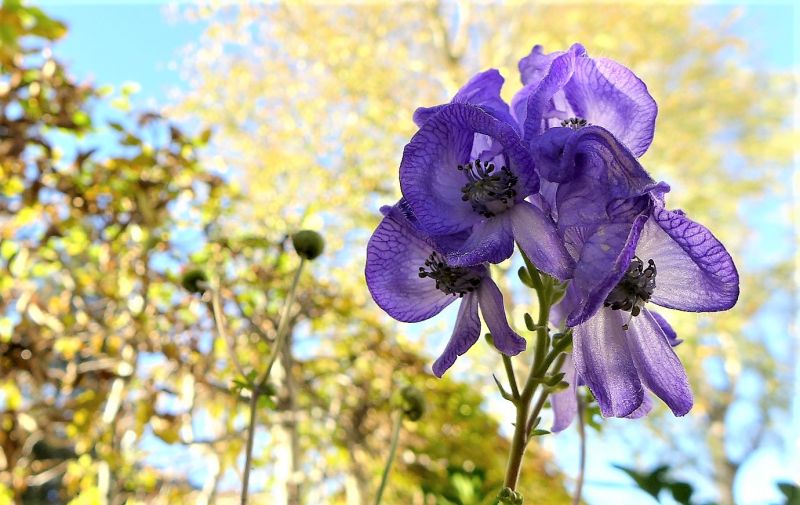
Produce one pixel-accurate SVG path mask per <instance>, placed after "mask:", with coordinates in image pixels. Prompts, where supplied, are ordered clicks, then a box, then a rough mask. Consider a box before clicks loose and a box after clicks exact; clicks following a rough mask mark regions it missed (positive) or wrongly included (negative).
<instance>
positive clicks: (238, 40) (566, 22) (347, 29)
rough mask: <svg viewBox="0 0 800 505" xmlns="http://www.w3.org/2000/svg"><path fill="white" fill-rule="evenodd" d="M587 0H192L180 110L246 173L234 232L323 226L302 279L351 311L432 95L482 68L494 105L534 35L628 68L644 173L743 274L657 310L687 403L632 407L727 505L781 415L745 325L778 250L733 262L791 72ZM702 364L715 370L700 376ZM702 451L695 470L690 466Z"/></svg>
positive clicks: (783, 119)
mask: <svg viewBox="0 0 800 505" xmlns="http://www.w3.org/2000/svg"><path fill="white" fill-rule="evenodd" d="M601 5H602V7H599V6H597V5H594V4H593V3H592V2H587V3H586V4H581V5H575V4H570V5H547V6H542V5H539V4H533V3H527V2H524V3H514V4H511V5H508V4H498V3H491V4H479V3H467V2H461V3H455V2H439V1H426V2H417V3H400V4H375V3H367V4H352V5H341V4H338V5H324V4H320V3H319V2H310V3H303V2H300V3H294V2H293V3H289V2H286V3H273V4H267V5H263V4H258V5H246V6H237V7H231V6H222V5H219V4H216V3H212V4H211V5H206V6H203V7H198V8H191V9H188V11H187V14H188V16H189V17H190V18H191V19H201V20H202V21H203V22H205V23H207V26H208V27H207V29H206V32H205V35H204V37H203V38H202V40H201V41H199V42H198V43H197V44H196V45H193V46H191V47H189V48H187V51H186V56H187V63H186V67H185V68H186V72H185V76H186V78H187V80H189V81H190V82H191V84H192V91H191V92H190V93H188V94H187V95H186V96H185V98H184V100H183V103H182V104H181V105H180V107H179V111H180V113H182V114H184V115H186V116H187V117H191V118H194V119H198V120H199V121H200V122H201V123H205V124H213V125H215V127H216V128H217V132H218V135H217V136H216V137H215V141H214V143H213V149H212V150H210V151H208V156H209V157H217V158H218V159H223V160H226V162H227V163H228V164H229V165H230V166H231V170H232V171H233V172H234V173H235V174H237V177H240V178H241V180H246V181H247V190H246V191H245V192H244V199H243V201H242V205H243V206H244V208H243V210H242V211H241V212H240V213H239V214H240V215H246V216H248V221H247V222H248V226H250V227H252V229H253V230H257V233H259V234H263V235H264V236H266V237H270V238H271V239H272V240H275V239H276V238H278V237H280V236H282V235H283V234H285V233H286V232H287V230H291V229H293V228H296V227H298V226H301V225H302V226H308V225H319V226H324V228H325V230H326V233H327V235H328V236H330V237H331V238H332V240H334V241H335V242H336V243H335V245H334V246H333V247H332V249H333V250H335V251H338V254H335V255H333V256H332V257H330V258H329V263H328V267H327V268H321V269H319V275H320V276H321V278H322V279H324V280H325V281H326V282H330V283H331V284H333V285H336V286H338V287H339V289H342V290H346V291H347V292H348V293H351V295H352V296H353V299H352V302H353V303H354V304H356V305H359V306H368V305H369V302H365V300H364V299H365V297H366V296H367V295H366V294H365V290H364V289H363V287H361V286H362V284H363V279H362V275H361V273H360V271H361V268H362V265H363V249H364V243H365V241H366V237H367V234H368V232H369V230H370V229H371V227H373V226H374V225H375V223H376V220H377V216H378V214H377V212H376V210H377V206H378V205H379V204H383V203H389V202H391V201H392V200H393V199H394V198H396V197H397V196H398V190H397V187H398V185H397V182H396V169H395V167H396V165H397V164H398V163H399V159H400V155H401V150H402V146H403V144H404V143H405V142H406V141H407V140H408V138H409V137H410V136H411V134H413V132H414V130H415V127H414V125H413V123H412V122H411V113H412V111H413V110H414V108H415V107H417V106H420V105H433V104H437V103H442V102H443V101H446V100H448V99H449V97H450V96H452V94H453V93H454V92H455V90H456V89H457V88H458V86H459V85H460V84H462V83H463V82H464V81H465V80H466V78H468V77H469V76H470V75H472V74H473V73H475V72H477V71H479V70H482V69H484V68H486V67H489V66H494V67H498V68H500V69H501V71H502V72H503V73H504V75H506V76H509V77H510V81H511V84H510V86H508V88H509V89H506V90H505V93H506V97H507V98H510V96H511V94H512V93H513V91H514V88H515V85H514V81H516V63H517V60H518V59H519V58H520V57H522V56H524V55H525V54H526V52H527V51H528V50H529V49H530V47H531V46H532V45H533V44H535V43H541V44H544V46H545V49H546V50H548V51H552V50H559V49H564V48H566V47H568V46H569V45H570V44H571V43H573V42H575V41H581V42H582V43H583V44H585V45H586V47H587V48H588V50H589V52H590V53H591V54H593V55H595V56H608V57H611V58H614V59H616V60H617V61H620V62H623V63H624V64H625V65H626V66H628V67H630V68H632V69H634V71H635V72H636V73H637V74H638V75H639V76H640V77H641V78H642V79H643V80H644V81H645V82H646V83H647V84H648V86H649V87H650V90H651V92H652V94H653V95H654V97H655V98H656V100H657V102H658V104H659V109H660V112H659V120H658V125H657V130H656V140H655V143H654V144H653V146H652V147H651V148H650V150H649V152H648V153H647V155H646V156H645V158H644V159H643V162H644V164H645V166H646V167H647V168H648V169H649V170H650V171H651V172H652V173H653V174H654V176H655V177H656V178H663V179H666V180H667V181H668V182H671V183H674V186H675V188H676V190H675V192H674V193H673V194H670V195H669V197H668V198H669V204H670V205H671V206H672V207H679V208H684V209H685V210H686V211H687V212H689V213H690V215H691V216H693V217H694V218H696V219H697V220H698V221H700V222H703V223H707V224H709V225H710V227H711V228H712V230H713V231H714V232H715V233H716V234H717V235H718V236H719V237H720V238H721V239H722V240H723V241H724V243H725V244H727V245H728V246H729V247H730V249H731V250H732V252H733V254H734V256H735V257H737V259H738V264H739V265H740V267H742V277H743V279H742V298H741V301H740V302H739V304H738V306H737V308H736V309H735V310H733V311H731V312H727V313H725V314H722V315H703V316H700V317H696V316H690V315H673V314H669V316H670V317H671V318H673V319H674V323H675V326H676V327H677V329H678V331H679V333H680V334H681V335H682V336H683V337H685V339H686V343H685V344H683V345H682V346H681V348H679V349H678V353H679V354H680V356H681V357H682V359H683V360H684V362H685V363H686V365H687V368H688V369H689V372H690V375H691V378H692V383H693V384H694V387H695V392H696V407H695V410H694V411H693V415H692V417H691V418H689V420H688V421H684V422H681V423H674V424H671V426H673V427H672V428H669V429H667V428H666V427H665V424H664V423H665V418H664V417H662V414H663V409H662V410H659V411H658V412H657V413H656V414H655V415H653V416H651V418H650V421H649V423H651V424H650V425H651V427H652V428H653V433H652V434H650V435H649V436H650V437H652V436H656V437H658V438H659V439H660V440H662V441H663V443H664V444H666V445H671V446H673V447H674V448H675V449H677V450H679V451H682V452H683V454H684V456H683V458H682V466H683V467H686V468H692V469H693V470H696V472H695V475H705V476H706V477H707V478H709V479H711V480H712V481H713V482H714V484H715V485H716V487H717V489H718V494H719V499H720V501H721V503H723V504H726V505H727V504H731V503H733V496H732V492H733V491H732V490H733V481H734V478H735V475H736V473H737V471H738V468H739V467H740V466H741V464H742V463H743V462H744V461H745V460H746V459H747V458H748V457H749V455H750V454H752V452H753V451H755V450H756V449H757V448H758V447H759V445H760V444H761V441H762V440H763V436H762V435H763V434H764V433H768V432H770V430H771V427H772V426H773V425H774V423H776V421H777V420H779V419H781V416H783V415H785V414H786V404H787V391H788V389H789V388H788V387H786V385H787V384H788V383H789V382H790V374H791V363H787V362H786V359H785V358H784V357H781V356H780V355H778V354H774V353H771V352H770V347H768V345H767V342H768V341H769V340H770V339H780V338H781V336H780V335H774V332H775V331H776V330H774V329H768V332H763V331H761V330H762V328H760V327H757V326H756V323H755V322H756V321H757V320H758V318H759V317H760V316H764V315H765V314H766V315H768V316H769V317H778V318H780V310H783V311H784V313H785V311H786V307H785V304H784V305H782V306H779V307H783V308H782V309H780V308H779V309H775V310H774V311H773V312H771V313H770V312H768V311H769V310H770V308H771V307H772V306H774V305H775V304H776V303H779V302H776V300H781V299H783V300H786V299H791V297H788V296H786V295H787V291H789V289H790V288H789V287H788V286H787V285H786V283H785V279H786V277H787V274H788V271H789V269H790V268H791V262H790V257H789V255H788V254H786V255H783V256H780V257H778V258H777V260H775V261H772V262H770V263H767V264H765V263H764V262H762V263H761V264H758V265H754V264H753V263H752V262H751V261H749V258H746V256H748V257H752V256H754V255H755V256H758V255H760V251H761V248H763V245H761V244H759V242H758V240H759V238H760V237H762V236H763V235H762V233H763V231H759V228H761V226H760V222H759V221H760V220H763V219H764V216H763V215H759V214H758V213H756V214H755V215H753V214H746V213H745V210H744V209H745V208H747V207H745V206H748V205H749V206H753V205H757V204H758V203H759V202H760V201H761V200H762V199H763V198H764V197H765V196H766V195H770V198H777V199H784V201H785V200H786V199H788V198H789V195H788V192H787V189H786V188H787V187H788V185H787V184H785V182H786V179H787V174H788V170H787V169H786V167H787V165H788V163H789V160H790V156H791V153H792V149H793V132H791V131H790V128H789V123H788V121H789V118H788V109H787V107H786V105H785V104H786V103H787V100H788V99H789V97H790V96H791V93H792V90H793V82H794V81H793V80H792V78H791V76H788V75H780V74H776V73H766V72H759V71H756V70H752V69H750V68H749V66H748V65H744V64H742V60H744V59H745V58H746V57H748V55H749V53H748V48H747V47H745V45H744V43H743V42H742V40H741V39H739V38H737V37H735V36H734V35H733V34H732V31H731V29H730V26H731V24H730V23H728V24H725V25H722V26H704V25H703V24H702V23H701V22H700V21H699V20H698V14H697V12H696V11H695V10H694V9H692V8H689V7H687V6H658V7H654V6H652V5H648V4H641V5H635V4H625V5H619V6H615V5H610V4H608V3H605V2H603V3H602V4H601ZM731 22H732V20H731ZM765 89H768V90H770V92H769V93H763V90H765ZM365 209H370V210H371V212H365ZM764 212H765V211H762V213H764ZM278 217H280V219H278ZM784 225H786V226H788V224H787V223H784ZM777 226H781V224H777ZM525 303H526V301H522V304H520V305H519V307H518V309H517V310H518V311H521V310H523V309H524V304H525ZM789 308H790V307H789ZM776 312H777V316H776ZM515 315H517V316H520V315H521V312H517V313H515ZM516 319H517V320H519V319H521V318H519V317H517V318H516ZM323 320H325V321H328V320H327V319H323ZM784 322H785V321H784ZM341 324H346V322H344V321H340V322H339V325H337V324H330V326H328V328H330V329H331V330H333V331H338V328H340V327H341V326H340V325H341ZM334 329H337V330H334ZM765 333H766V334H765ZM338 335H340V336H339V337H338V338H346V337H342V336H341V335H342V334H341V333H338ZM396 338H401V337H396ZM345 342H349V340H345ZM330 345H332V344H330V343H325V342H323V344H322V346H323V347H322V348H328V346H330ZM779 347H781V346H779ZM782 347H785V346H782ZM296 350H299V349H297V347H296ZM478 356H480V352H479V351H477V349H476V350H473V352H471V353H470V357H471V358H473V361H477V363H478V364H479V365H483V366H482V367H481V368H478V369H474V370H475V371H476V375H478V376H479V377H478V379H479V381H480V382H481V383H483V384H486V386H485V388H486V389H485V390H486V391H487V392H491V391H492V387H493V386H492V385H491V384H490V381H488V380H486V377H487V375H488V374H487V372H486V370H487V368H488V369H491V368H492V367H494V366H496V364H497V359H496V356H494V355H490V356H489V357H488V358H486V359H480V358H478V359H475V358H476V357H478ZM719 364H722V366H718V365H719ZM710 367H712V368H713V369H714V370H715V372H714V373H713V374H711V378H712V379H715V380H709V373H708V370H709V368H710ZM478 370H480V373H477V371H478ZM746 377H751V378H754V379H755V380H756V382H757V383H759V384H761V385H762V387H761V388H760V390H759V393H758V394H757V395H755V396H752V395H748V394H745V393H743V391H744V390H745V389H746V388H744V387H743V385H742V381H743V380H745V379H746ZM473 378H474V377H473ZM751 389H752V388H751ZM431 394H433V393H431ZM491 394H494V393H493V392H492V393H491ZM742 405H749V406H751V408H753V409H754V411H755V412H757V413H758V415H757V416H756V419H755V420H754V421H753V422H752V423H751V424H750V425H747V426H743V425H742V423H741V421H737V416H734V415H733V414H732V412H733V409H734V408H738V407H741V406H742ZM709 428H710V429H709ZM753 434H755V436H753ZM641 438H643V437H641ZM742 440H744V441H746V443H744V444H742V443H741V441H742ZM743 445H744V447H742V446H743ZM706 460H708V461H709V462H710V463H711V467H710V468H708V467H705V466H704V465H703V464H702V462H703V461H706ZM698 461H700V462H701V463H698Z"/></svg>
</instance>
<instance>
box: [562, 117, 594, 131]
mask: <svg viewBox="0 0 800 505" xmlns="http://www.w3.org/2000/svg"><path fill="white" fill-rule="evenodd" d="M588 124H589V123H588V122H587V121H586V120H585V119H583V118H580V117H571V118H569V119H565V120H563V121H561V126H566V127H567V128H572V129H573V130H578V129H580V128H583V127H584V126H586V125H588Z"/></svg>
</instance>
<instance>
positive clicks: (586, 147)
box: [533, 126, 656, 198]
mask: <svg viewBox="0 0 800 505" xmlns="http://www.w3.org/2000/svg"><path fill="white" fill-rule="evenodd" d="M533 146H534V149H535V150H536V151H535V152H537V153H539V154H538V156H537V158H536V160H535V161H536V163H537V165H538V168H539V171H540V174H541V175H542V177H543V178H545V179H548V180H550V181H553V182H568V181H570V180H571V179H573V178H575V177H578V176H584V177H588V178H591V179H593V180H595V181H598V182H600V183H602V184H603V185H604V186H605V187H606V192H607V193H608V195H609V196H611V197H613V198H626V197H629V196H631V195H633V194H644V193H646V192H648V191H650V190H651V189H653V188H654V187H655V185H656V182H655V181H654V180H653V178H652V177H650V174H648V173H647V172H646V171H645V170H644V168H642V166H641V164H639V162H638V161H637V160H636V158H635V157H634V155H633V153H631V151H629V150H628V149H627V148H626V147H625V146H624V145H623V144H622V143H620V142H619V141H618V140H617V139H616V138H615V137H614V135H612V133H611V132H609V131H608V130H606V129H604V128H601V127H599V126H584V127H583V128H580V129H578V130H572V129H571V128H552V129H551V130H548V131H547V132H545V134H544V135H542V136H541V137H540V138H537V139H534V142H533ZM557 163H558V164H557Z"/></svg>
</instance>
